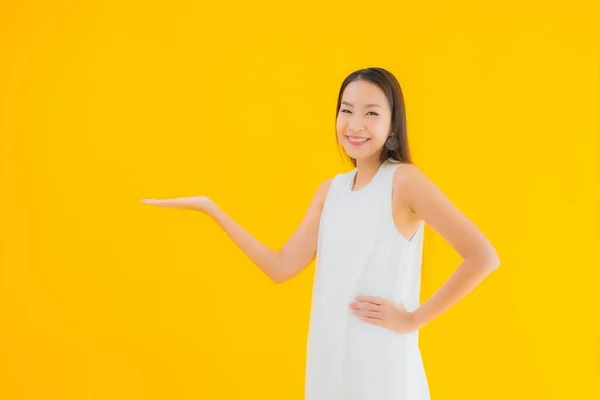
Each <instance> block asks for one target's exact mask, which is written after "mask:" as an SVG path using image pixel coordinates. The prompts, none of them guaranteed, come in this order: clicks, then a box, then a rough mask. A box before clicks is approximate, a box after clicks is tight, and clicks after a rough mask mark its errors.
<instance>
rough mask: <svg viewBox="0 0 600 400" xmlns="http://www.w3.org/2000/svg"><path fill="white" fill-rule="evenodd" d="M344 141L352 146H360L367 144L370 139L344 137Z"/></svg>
mask: <svg viewBox="0 0 600 400" xmlns="http://www.w3.org/2000/svg"><path fill="white" fill-rule="evenodd" d="M346 140H347V141H348V143H350V144H351V145H352V146H362V145H363V144H365V143H367V142H368V141H369V140H371V139H370V138H367V137H362V136H346Z"/></svg>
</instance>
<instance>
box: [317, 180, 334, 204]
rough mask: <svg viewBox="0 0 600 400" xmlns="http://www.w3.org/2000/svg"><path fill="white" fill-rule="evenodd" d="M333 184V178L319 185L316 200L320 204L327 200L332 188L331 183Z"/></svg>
mask: <svg viewBox="0 0 600 400" xmlns="http://www.w3.org/2000/svg"><path fill="white" fill-rule="evenodd" d="M332 182H333V178H327V179H325V180H324V181H323V182H321V184H320V185H319V188H318V189H317V192H316V193H315V198H314V200H315V201H316V202H318V203H320V204H323V203H324V202H325V198H326V197H327V193H329V188H330V187H331V183H332Z"/></svg>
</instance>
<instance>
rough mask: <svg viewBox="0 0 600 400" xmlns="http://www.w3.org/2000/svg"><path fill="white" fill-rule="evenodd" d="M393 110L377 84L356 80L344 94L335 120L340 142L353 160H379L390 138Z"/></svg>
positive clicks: (347, 87)
mask: <svg viewBox="0 0 600 400" xmlns="http://www.w3.org/2000/svg"><path fill="white" fill-rule="evenodd" d="M391 120H392V118H391V110H390V106H389V105H388V102H387V99H386V97H385V94H384V93H383V91H382V90H381V89H380V88H379V87H378V86H377V85H375V84H373V83H370V82H365V81H362V80H356V81H353V82H351V83H350V84H348V86H346V88H345V89H344V93H343V94H342V101H341V104H340V110H339V112H338V115H337V119H336V130H337V137H338V141H339V143H341V144H342V146H343V147H344V150H345V151H346V153H348V155H349V156H350V157H352V158H354V159H357V160H358V159H370V158H378V157H379V153H380V152H381V148H382V146H384V145H385V141H386V139H387V138H388V136H389V135H390V133H391V132H390V128H391Z"/></svg>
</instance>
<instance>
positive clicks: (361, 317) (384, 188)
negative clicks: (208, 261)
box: [142, 68, 499, 400]
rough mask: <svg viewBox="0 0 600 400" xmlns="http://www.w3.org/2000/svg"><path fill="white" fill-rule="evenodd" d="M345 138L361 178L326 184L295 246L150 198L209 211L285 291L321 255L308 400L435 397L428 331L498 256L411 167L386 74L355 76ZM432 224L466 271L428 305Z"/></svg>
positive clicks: (340, 115)
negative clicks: (424, 296)
mask: <svg viewBox="0 0 600 400" xmlns="http://www.w3.org/2000/svg"><path fill="white" fill-rule="evenodd" d="M336 115H337V116H336V130H337V140H338V143H341V145H342V147H343V149H344V151H345V153H346V154H347V156H348V157H349V158H350V159H351V161H352V164H353V165H354V167H355V168H354V169H353V170H352V171H350V172H347V173H340V174H337V175H336V176H334V177H333V178H330V179H327V180H325V181H324V182H323V183H322V184H321V185H320V187H319V189H318V190H317V192H316V194H315V195H314V198H313V200H312V202H311V204H310V206H309V209H308V211H307V214H306V216H305V217H304V219H303V220H302V222H301V224H300V226H299V227H298V229H297V230H296V232H295V233H294V234H293V235H292V237H291V238H290V239H289V240H288V242H287V243H286V244H285V245H284V246H283V247H282V248H281V250H279V251H274V250H271V249H269V248H267V247H266V246H264V245H263V244H261V243H260V242H258V241H257V240H256V239H255V238H253V237H252V236H251V235H250V234H248V232H246V231H245V230H244V229H243V228H241V227H240V226H239V225H238V224H237V223H236V222H235V221H233V220H232V219H231V218H230V217H229V216H227V215H226V214H225V213H224V212H223V211H222V210H221V209H220V208H219V207H218V206H217V205H216V204H215V203H214V202H212V201H211V200H210V199H209V198H207V197H205V196H200V197H184V198H175V199H165V200H157V199H145V200H142V202H144V203H146V204H153V205H156V206H163V207H172V208H180V209H190V210H196V211H201V212H204V213H206V214H207V215H209V216H211V217H212V218H213V219H214V220H215V221H216V222H217V224H218V225H219V226H220V227H221V228H222V229H223V230H224V231H225V232H226V233H227V234H228V236H229V237H230V238H231V239H232V240H233V241H234V242H235V243H236V244H237V245H238V246H239V247H240V248H241V249H242V251H244V252H245V253H246V254H247V255H248V257H250V259H251V260H252V261H253V262H254V263H255V264H256V265H257V266H258V267H259V268H260V269H261V270H262V271H263V272H264V273H265V274H266V275H267V276H269V277H270V278H271V279H272V280H273V281H274V282H276V283H282V282H285V281H286V280H288V279H290V278H292V277H294V276H295V275H297V274H298V273H299V272H300V271H302V269H304V268H305V267H306V266H307V265H309V264H310V262H311V261H312V260H313V259H314V258H315V257H316V269H315V276H314V286H313V293H312V304H311V315H310V325H309V336H308V343H307V363H306V384H305V398H306V399H307V400H427V399H429V398H430V393H429V385H428V382H427V377H426V374H425V371H424V368H423V362H422V359H421V352H420V349H419V346H418V331H419V329H420V328H421V327H423V326H425V325H426V324H427V323H428V322H430V321H431V320H433V319H434V318H435V317H437V316H438V315H440V314H442V313H443V312H444V311H446V310H447V309H449V308H450V307H451V306H452V305H454V304H455V303H456V302H458V301H459V300H460V299H461V298H463V297H464V296H465V295H467V294H468V293H469V292H470V291H471V290H473V289H474V288H475V286H477V285H478V284H479V283H480V282H481V281H482V280H483V279H484V278H485V277H486V276H487V275H488V274H489V273H490V272H491V271H492V270H494V269H496V268H498V266H499V258H498V256H497V254H496V251H495V249H494V248H493V246H492V245H491V244H490V242H489V241H488V240H487V238H486V237H485V236H484V235H483V234H482V232H480V230H479V229H478V228H477V227H476V226H475V225H474V224H473V223H472V222H471V221H470V220H469V219H467V218H466V217H465V215H463V214H462V213H461V212H460V211H459V210H458V209H457V208H456V207H455V206H454V205H453V204H452V203H451V202H450V201H449V200H448V198H447V197H445V195H444V194H443V193H442V192H441V191H440V190H439V189H438V188H437V187H436V186H435V184H434V183H433V182H431V181H430V180H429V179H428V177H427V176H426V175H425V174H424V173H423V172H422V171H421V170H420V169H419V168H418V167H417V166H415V165H414V164H412V162H411V158H410V153H409V148H408V140H407V135H406V117H405V108H404V99H403V95H402V91H401V88H400V85H399V83H398V81H397V80H396V78H395V77H394V76H393V75H392V74H391V73H390V72H388V71H386V70H385V69H382V68H367V69H362V70H358V71H356V72H353V73H352V74H350V75H349V76H348V77H347V78H346V79H345V80H344V82H343V83H342V86H341V88H340V91H339V95H338V101H337V109H336ZM425 223H427V224H428V225H430V226H431V227H432V228H433V229H434V230H436V231H437V232H438V233H439V234H440V235H442V236H443V237H444V239H445V240H447V241H448V242H449V243H450V245H452V246H453V248H454V249H455V250H456V251H457V252H458V253H459V254H460V255H461V256H462V258H463V262H462V264H461V265H460V267H459V268H458V269H457V271H456V272H455V273H454V274H453V275H452V276H451V277H450V278H449V279H448V281H447V282H446V283H445V284H444V285H443V286H442V287H441V288H440V289H439V290H438V291H437V292H436V293H435V294H434V295H433V296H431V297H430V298H429V299H428V300H427V301H426V302H425V303H423V304H419V295H420V279H421V275H420V274H421V255H422V249H423V236H424V228H425Z"/></svg>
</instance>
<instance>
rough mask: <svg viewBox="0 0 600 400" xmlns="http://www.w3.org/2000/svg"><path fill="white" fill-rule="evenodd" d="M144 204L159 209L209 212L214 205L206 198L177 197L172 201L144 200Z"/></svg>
mask: <svg viewBox="0 0 600 400" xmlns="http://www.w3.org/2000/svg"><path fill="white" fill-rule="evenodd" d="M142 203H144V204H150V205H153V206H158V207H166V208H177V209H180V210H194V211H202V212H207V211H208V210H209V208H210V207H212V206H213V205H214V203H213V201H212V200H211V199H209V198H208V197H206V196H192V197H175V198H171V199H142Z"/></svg>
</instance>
